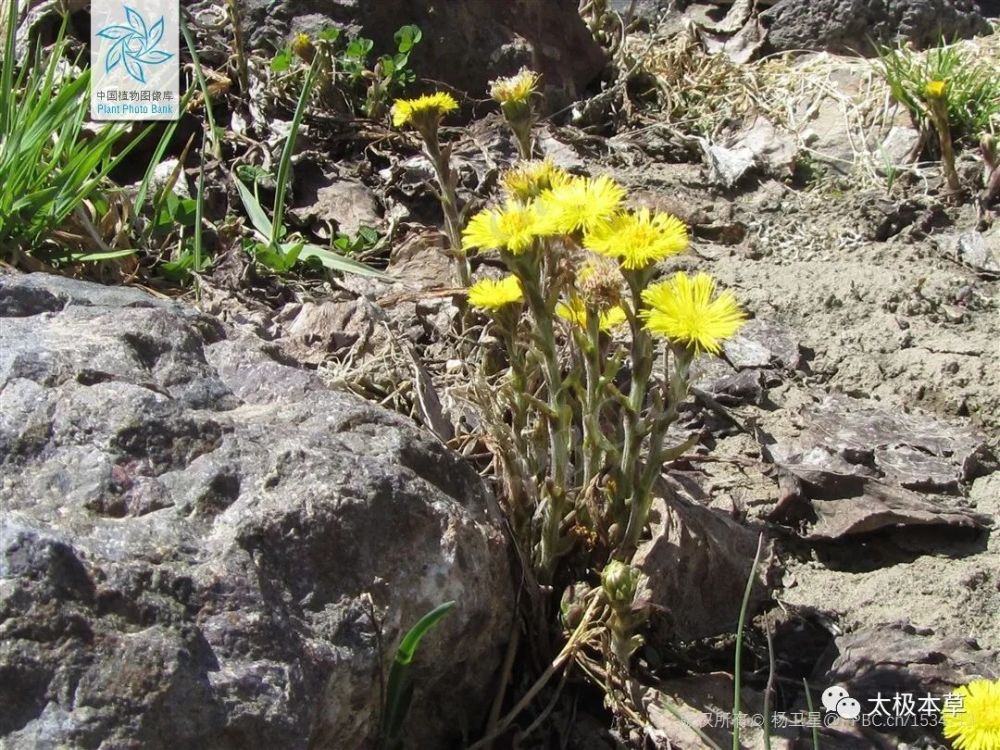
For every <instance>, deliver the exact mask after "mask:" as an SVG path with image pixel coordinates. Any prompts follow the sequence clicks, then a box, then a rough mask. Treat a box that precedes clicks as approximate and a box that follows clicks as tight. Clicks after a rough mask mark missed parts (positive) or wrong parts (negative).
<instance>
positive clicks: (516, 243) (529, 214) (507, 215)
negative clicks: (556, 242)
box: [462, 199, 538, 255]
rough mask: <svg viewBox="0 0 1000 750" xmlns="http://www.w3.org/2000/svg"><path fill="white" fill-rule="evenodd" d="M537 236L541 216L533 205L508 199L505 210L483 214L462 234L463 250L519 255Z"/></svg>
mask: <svg viewBox="0 0 1000 750" xmlns="http://www.w3.org/2000/svg"><path fill="white" fill-rule="evenodd" d="M537 236H538V215H537V213H536V211H535V206H534V204H524V203H519V202H518V201H515V200H511V199H508V200H507V202H506V203H505V204H504V207H503V208H493V209H486V210H484V211H480V212H479V213H478V214H476V215H475V216H473V217H472V219H471V220H470V221H469V225H468V226H467V227H466V228H465V231H464V232H463V233H462V240H463V242H462V247H463V249H464V250H466V251H468V250H470V249H472V248H477V247H478V248H480V249H483V250H501V249H503V250H508V251H509V252H511V253H513V254H514V255H520V254H521V253H523V252H524V251H526V250H528V249H529V248H530V247H531V245H532V243H533V242H534V240H535V238H536V237H537Z"/></svg>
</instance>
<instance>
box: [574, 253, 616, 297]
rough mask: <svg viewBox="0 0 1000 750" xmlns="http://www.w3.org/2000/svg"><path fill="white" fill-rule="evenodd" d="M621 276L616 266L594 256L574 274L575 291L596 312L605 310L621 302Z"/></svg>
mask: <svg viewBox="0 0 1000 750" xmlns="http://www.w3.org/2000/svg"><path fill="white" fill-rule="evenodd" d="M623 281H624V279H622V275H621V273H620V272H619V270H618V264H617V263H615V262H614V261H612V260H610V259H609V258H604V257H602V256H596V257H594V259H593V260H589V261H587V262H586V263H584V264H583V265H582V266H580V270H579V271H577V272H576V289H577V291H578V292H580V297H581V298H582V299H583V301H584V302H586V303H587V304H589V305H591V306H592V307H596V308H597V309H598V310H607V309H609V308H612V307H614V306H616V305H618V304H619V303H620V302H621V290H622V282H623Z"/></svg>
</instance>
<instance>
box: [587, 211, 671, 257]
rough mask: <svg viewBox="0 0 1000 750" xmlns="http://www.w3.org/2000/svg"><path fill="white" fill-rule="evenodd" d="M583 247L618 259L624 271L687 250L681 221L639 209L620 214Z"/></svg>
mask: <svg viewBox="0 0 1000 750" xmlns="http://www.w3.org/2000/svg"><path fill="white" fill-rule="evenodd" d="M583 244H584V246H585V247H586V248H587V249H589V250H593V251H594V252H595V253H598V254H600V255H604V256H607V257H609V258H618V259H619V260H620V261H621V264H622V267H623V268H628V269H630V270H635V269H639V268H645V267H646V266H648V265H649V264H650V263H656V262H657V261H660V260H663V259H664V258H666V257H667V256H669V255H674V254H676V253H680V252H683V251H684V250H685V249H686V248H687V244H688V235H687V227H685V226H684V222H682V221H681V220H680V219H678V218H677V217H676V216H671V215H670V214H660V213H656V214H654V213H651V212H650V211H649V209H648V208H642V209H639V210H638V211H636V212H635V213H620V214H618V215H617V216H615V217H614V218H613V219H612V220H611V222H610V223H608V224H606V225H605V226H603V227H599V228H598V229H597V230H596V231H594V232H592V233H590V234H588V235H587V236H586V237H585V238H584V242H583Z"/></svg>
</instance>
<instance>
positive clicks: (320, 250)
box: [302, 244, 391, 281]
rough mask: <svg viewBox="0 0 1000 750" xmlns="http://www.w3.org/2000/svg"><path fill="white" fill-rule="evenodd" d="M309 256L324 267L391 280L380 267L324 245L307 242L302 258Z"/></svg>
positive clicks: (305, 258)
mask: <svg viewBox="0 0 1000 750" xmlns="http://www.w3.org/2000/svg"><path fill="white" fill-rule="evenodd" d="M309 258H316V259H317V260H318V261H319V262H320V263H321V264H322V265H323V267H324V268H329V269H330V270H331V271H340V272H341V273H356V274H358V275H359V276H370V277H371V278H373V279H381V280H382V281H390V280H391V277H390V276H387V275H386V274H384V273H383V272H382V271H379V270H378V269H375V268H372V267H371V266H366V265H365V264H364V263H362V262H361V261H359V260H354V259H353V258H346V257H344V256H343V255H337V253H335V252H332V251H331V250H327V249H326V248H324V247H320V246H319V245H310V244H307V245H305V246H303V248H302V259H303V260H307V259H309Z"/></svg>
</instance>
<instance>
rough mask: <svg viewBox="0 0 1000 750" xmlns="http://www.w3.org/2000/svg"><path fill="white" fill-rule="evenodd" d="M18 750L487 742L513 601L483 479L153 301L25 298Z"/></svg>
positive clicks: (15, 633)
mask: <svg viewBox="0 0 1000 750" xmlns="http://www.w3.org/2000/svg"><path fill="white" fill-rule="evenodd" d="M0 498H2V500H3V514H2V517H0V524H2V526H0V675H2V678H0V745H2V746H3V747H5V748H11V749H12V750H19V749H20V748H39V747H75V748H98V747H102V748H110V747H115V748H132V747H136V748H137V747H143V748H154V749H155V748H171V749H174V748H209V749H214V748H224V749H229V748H233V749H234V750H235V749H236V748H249V747H281V748H307V747H335V748H346V749H349V748H363V747H369V746H371V740H372V737H373V733H374V731H375V728H376V722H377V719H378V711H379V670H380V669H386V668H387V667H388V664H389V662H390V661H391V659H392V656H393V652H394V649H395V646H396V644H397V643H398V640H399V638H400V637H401V635H402V633H403V632H404V631H405V630H406V629H407V628H409V627H410V626H411V625H412V624H413V623H414V622H416V620H417V619H418V618H419V617H421V616H422V615H423V614H424V613H425V612H427V611H428V610H430V609H431V608H432V607H434V606H436V605H438V604H440V603H441V602H444V601H447V600H455V601H456V602H457V607H456V609H455V610H454V611H453V612H452V613H451V614H450V615H449V616H448V617H447V618H445V620H444V621H443V622H442V623H441V625H440V627H439V628H438V629H437V630H436V631H434V632H433V633H432V634H431V635H429V636H428V637H427V638H426V639H425V641H424V642H423V644H422V645H421V648H420V650H419V652H418V657H417V660H416V665H415V666H416V673H415V679H416V704H415V705H414V709H413V711H412V712H411V717H413V720H412V721H411V722H410V723H409V725H408V726H407V728H406V732H407V736H408V737H409V738H410V739H411V741H412V742H413V743H414V746H415V747H417V746H419V747H443V746H445V745H446V744H447V743H448V742H449V741H451V739H453V737H454V735H455V733H458V732H461V729H462V728H463V727H475V726H478V724H479V722H480V721H481V720H482V719H483V717H484V711H485V709H486V707H487V706H488V703H489V699H490V697H491V691H492V686H491V678H492V674H493V671H494V670H495V669H496V668H497V666H498V665H499V662H500V658H501V653H502V647H503V642H504V640H505V639H506V637H507V633H508V631H509V626H510V619H511V616H512V613H511V609H512V607H513V601H514V596H513V592H512V584H511V580H512V576H511V570H510V567H509V560H508V555H507V547H506V544H505V539H504V536H503V533H502V527H501V523H500V520H499V511H498V509H497V508H496V506H495V502H494V501H493V499H492V497H491V496H490V495H489V493H488V491H487V490H486V488H485V487H484V485H483V484H482V482H481V481H480V479H479V477H478V476H477V475H476V472H475V471H474V470H473V469H472V468H471V467H470V466H468V465H466V464H465V463H463V462H462V461H461V460H460V459H459V458H458V457H457V456H455V455H454V454H453V453H451V452H449V451H448V450H447V449H445V448H444V447H443V446H442V445H441V444H440V442H438V441H437V440H436V439H435V438H433V437H431V436H430V435H428V434H427V433H425V432H422V431H420V430H418V429H416V428H415V427H414V426H413V425H412V424H411V423H410V422H408V421H407V420H405V419H403V418H401V417H400V416H398V415H396V414H393V413H390V412H388V411H385V410H383V409H380V408H377V407H375V406H372V405H370V404H368V403H367V402H364V401H363V400H361V399H359V398H357V397H355V396H353V395H352V394H349V393H344V392H337V391H333V390H330V389H328V388H327V387H325V386H324V385H323V384H322V382H321V381H320V380H319V379H318V378H317V377H316V376H315V375H314V374H312V373H310V372H308V371H305V370H302V369H297V368H295V367H291V366H288V365H287V364H284V363H283V362H282V361H281V358H280V357H278V356H277V355H275V354H273V353H269V352H268V350H267V349H266V348H265V347H264V346H263V345H262V344H261V343H260V342H259V341H258V340H256V339H252V338H241V337H240V336H238V335H237V334H236V333H234V331H232V330H231V329H228V328H226V327H224V326H222V325H221V324H220V323H218V322H217V321H215V320H214V319H212V318H210V317H208V316H205V315H202V314H201V313H199V312H197V311H195V310H192V309H189V308H185V307H183V306H181V305H179V304H175V303H172V302H165V301H161V300H156V299H153V298H151V297H149V296H148V295H146V294H144V293H142V292H139V291H137V290H132V289H122V288H114V289H112V288H105V287H101V286H97V285H93V284H88V283H84V282H77V281H71V280H66V279H60V278H54V277H51V276H44V275H40V274H39V275H30V276H0Z"/></svg>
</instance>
